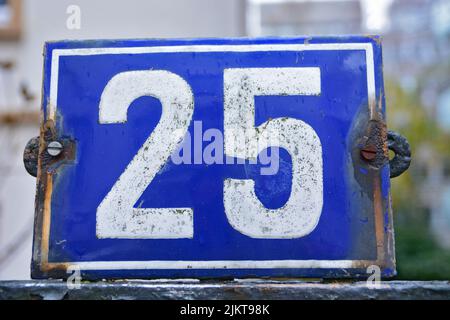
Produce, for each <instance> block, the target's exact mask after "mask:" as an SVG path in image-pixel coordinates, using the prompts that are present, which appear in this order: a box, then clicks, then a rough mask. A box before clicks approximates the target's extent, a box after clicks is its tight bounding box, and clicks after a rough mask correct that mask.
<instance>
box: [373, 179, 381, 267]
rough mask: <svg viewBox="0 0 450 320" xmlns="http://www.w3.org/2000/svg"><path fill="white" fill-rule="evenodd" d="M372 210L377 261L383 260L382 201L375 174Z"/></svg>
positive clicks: (379, 186) (379, 185) (378, 180)
mask: <svg viewBox="0 0 450 320" xmlns="http://www.w3.org/2000/svg"><path fill="white" fill-rule="evenodd" d="M373 184H374V186H373V208H374V211H375V237H376V241H377V260H378V261H380V260H384V228H383V199H382V196H381V184H380V176H379V175H378V174H377V175H375V177H374V181H373Z"/></svg>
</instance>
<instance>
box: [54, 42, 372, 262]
mask: <svg viewBox="0 0 450 320" xmlns="http://www.w3.org/2000/svg"><path fill="white" fill-rule="evenodd" d="M311 50H364V51H365V53H366V67H367V92H368V99H369V110H370V112H371V113H372V112H373V110H374V102H375V68H374V60H373V47H372V44H371V43H321V44H270V45H269V44H250V45H185V46H159V47H123V48H83V49H54V50H53V51H52V60H51V75H50V104H49V107H48V109H47V112H48V114H47V117H48V119H53V120H54V119H55V112H56V108H57V103H58V100H57V98H58V76H59V57H61V56H88V55H101V54H105V55H106V54H149V53H177V52H264V51H311ZM362 261H364V260H221V261H218V260H214V261H166V260H164V261H161V260H153V261H91V262H68V264H70V265H71V266H76V267H79V268H80V269H81V270H138V269H183V270H184V269H295V268H298V269H305V268H317V269H340V268H352V266H353V263H355V262H362Z"/></svg>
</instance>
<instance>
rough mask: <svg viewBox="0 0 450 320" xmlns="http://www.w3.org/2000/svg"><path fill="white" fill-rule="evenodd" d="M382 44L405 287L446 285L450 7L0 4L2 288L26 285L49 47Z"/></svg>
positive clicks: (236, 2)
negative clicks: (367, 39)
mask: <svg viewBox="0 0 450 320" xmlns="http://www.w3.org/2000/svg"><path fill="white" fill-rule="evenodd" d="M367 33H370V34H380V35H382V36H383V59H384V73H385V86H386V101H387V109H388V128H389V129H391V130H396V131H398V132H400V133H402V134H403V135H405V136H406V137H407V138H408V139H409V141H410V143H411V147H412V153H413V161H412V165H411V168H410V169H409V170H408V171H407V172H406V173H405V174H403V175H402V176H400V177H399V178H396V179H394V180H392V193H393V207H394V223H395V231H396V248H397V263H398V278H399V279H450V0H377V1H374V0H316V1H314V0H309V1H307V0H303V1H301V0H287V1H286V0H164V1H163V0H159V1H158V0H146V1H142V0H127V1H120V0H117V1H107V0H80V1H76V0H70V1H67V0H39V1H35V0H0V150H1V152H0V280H6V279H29V265H30V260H31V251H32V249H31V242H32V227H33V215H34V193H35V181H36V180H35V178H33V177H31V176H30V175H28V174H27V173H26V171H25V169H24V167H23V163H22V153H23V149H24V146H25V144H26V143H27V141H28V140H29V139H30V138H31V137H34V136H37V135H38V133H39V130H38V127H39V123H38V121H39V107H40V96H41V81H42V47H43V43H44V41H47V40H61V39H95V38H97V39H98V38H101V39H105V38H173V37H241V36H252V37H253V36H269V35H270V36H289V35H340V34H344V35H345V34H367Z"/></svg>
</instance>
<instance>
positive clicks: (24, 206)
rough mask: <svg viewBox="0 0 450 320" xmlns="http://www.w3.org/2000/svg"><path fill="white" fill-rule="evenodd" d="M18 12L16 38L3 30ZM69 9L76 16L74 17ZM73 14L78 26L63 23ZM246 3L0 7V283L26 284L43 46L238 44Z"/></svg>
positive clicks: (151, 0) (20, 2)
mask: <svg viewBox="0 0 450 320" xmlns="http://www.w3.org/2000/svg"><path fill="white" fill-rule="evenodd" d="M11 4H14V5H17V6H18V7H20V13H21V25H20V27H21V29H20V37H18V35H19V32H17V31H18V30H17V29H16V27H17V25H14V27H15V28H14V29H11V30H4V28H3V27H4V26H6V25H8V24H10V20H11V21H12V20H13V19H12V18H11V17H13V14H12V13H13V10H12V9H14V8H13V7H12V6H10V5H11ZM73 8H75V10H73ZM77 12H78V13H79V21H80V24H79V26H75V27H74V28H73V25H72V26H71V23H69V22H70V21H69V20H68V19H70V17H71V15H73V14H76V13H77ZM244 13H245V0H227V1H223V0H195V1H185V0H168V1H158V0H146V1H142V0H127V1H108V0H95V1H93V0H57V1H55V0H39V1H36V0H0V149H1V150H2V151H1V152H0V181H1V183H0V280H5V279H27V278H29V274H30V261H31V241H32V229H33V216H34V195H35V184H36V179H35V178H33V177H31V176H30V175H28V173H27V172H26V171H25V169H24V167H23V162H22V154H23V149H24V147H25V144H26V143H27V141H28V139H30V138H32V137H34V136H37V135H38V134H39V128H38V126H39V125H38V116H39V114H38V112H39V108H40V98H41V97H40V95H41V86H42V63H43V59H42V51H43V45H44V42H45V41H49V40H64V39H111V38H113V39H114V38H116V39H120V38H182V37H191V38H192V37H239V36H243V35H245V20H244Z"/></svg>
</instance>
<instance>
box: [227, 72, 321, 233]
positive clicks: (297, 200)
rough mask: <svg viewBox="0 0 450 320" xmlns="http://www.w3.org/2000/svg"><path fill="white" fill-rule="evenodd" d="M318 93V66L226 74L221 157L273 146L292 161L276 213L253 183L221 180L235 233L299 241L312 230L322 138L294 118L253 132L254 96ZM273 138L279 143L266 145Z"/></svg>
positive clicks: (318, 191) (316, 214)
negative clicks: (285, 195)
mask: <svg viewBox="0 0 450 320" xmlns="http://www.w3.org/2000/svg"><path fill="white" fill-rule="evenodd" d="M319 94H320V69H319V68H248V69H226V70H225V74H224V99H225V105H224V108H225V114H224V132H225V154H226V155H228V156H230V157H237V158H245V159H249V158H250V159H251V158H256V157H257V156H258V153H259V152H261V151H262V150H264V149H265V148H267V147H270V146H272V147H281V148H285V149H286V150H287V151H288V152H289V154H290V155H291V158H292V189H291V194H290V197H289V199H288V201H287V202H286V203H285V204H284V206H283V207H281V208H279V209H276V210H272V209H267V208H265V207H264V206H263V204H262V203H261V202H260V201H259V200H258V198H257V196H256V195H255V191H254V189H255V182H254V181H253V180H249V179H243V180H239V179H226V180H225V183H224V191H223V192H224V195H223V201H224V205H225V212H226V215H227V218H228V221H229V223H230V224H231V225H232V226H233V228H234V229H236V230H237V231H239V232H241V233H243V234H245V235H247V236H249V237H252V238H298V237H302V236H305V235H307V234H308V233H310V232H312V230H314V228H315V227H316V225H317V223H318V221H319V218H320V215H321V212H322V205H323V180H322V171H323V168H322V145H321V142H320V139H319V137H318V136H317V134H316V132H315V131H314V129H313V128H311V127H310V126H309V125H308V124H306V123H305V122H303V121H301V120H297V119H291V118H277V119H273V120H269V121H267V122H265V123H263V124H261V125H260V126H259V127H256V128H255V101H254V98H255V96H264V95H276V96H279V95H319ZM274 137H277V138H278V143H277V145H274V144H273V143H272V145H270V143H269V140H270V141H272V140H274V139H273V138H274ZM243 141H245V143H240V142H243Z"/></svg>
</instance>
